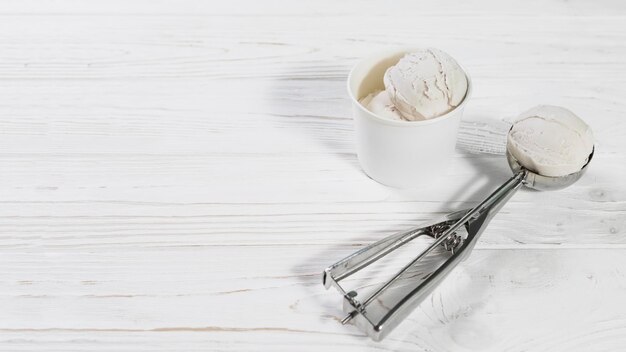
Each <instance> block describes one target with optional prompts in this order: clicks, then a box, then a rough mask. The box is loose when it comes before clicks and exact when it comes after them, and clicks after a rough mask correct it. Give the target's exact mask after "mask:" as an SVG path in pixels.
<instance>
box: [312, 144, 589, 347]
mask: <svg viewBox="0 0 626 352" xmlns="http://www.w3.org/2000/svg"><path fill="white" fill-rule="evenodd" d="M506 157H507V161H508V163H509V166H510V168H511V170H512V171H513V174H514V175H513V177H511V178H510V179H509V180H508V181H506V182H505V183H504V184H502V185H501V186H500V187H499V188H497V189H496V190H495V191H494V192H493V193H492V194H491V195H489V196H488V197H487V198H486V199H485V200H483V201H482V202H481V203H480V204H478V205H477V206H476V207H474V208H472V209H467V210H462V211H458V212H454V213H450V214H448V215H446V216H444V217H443V218H441V219H438V220H436V221H433V222H430V223H427V224H425V225H422V226H420V227H417V228H413V229H410V230H408V231H405V232H401V233H398V234H394V235H391V236H389V237H386V238H384V239H382V240H380V241H378V242H375V243H373V244H371V245H369V246H367V247H365V248H363V249H361V250H359V251H357V252H356V253H354V254H352V255H350V256H348V257H346V258H344V259H342V260H340V261H338V262H337V263H335V264H333V265H331V266H329V267H328V268H326V270H324V273H323V279H322V281H323V283H324V286H325V287H326V289H328V288H330V287H331V286H334V287H335V288H336V289H337V290H338V291H339V292H340V293H341V294H342V295H343V298H344V299H343V310H344V312H345V313H347V314H348V315H347V316H346V317H345V318H344V319H343V320H342V324H346V323H347V322H349V321H351V320H353V321H354V322H355V323H356V325H357V326H358V327H359V328H360V329H361V330H363V331H365V332H366V333H367V334H368V335H369V336H370V337H371V338H372V339H373V340H376V341H380V340H382V339H383V338H384V337H385V336H386V335H387V334H389V332H390V331H391V330H393V328H395V327H396V326H397V325H398V324H399V323H400V322H401V321H402V320H403V319H404V318H405V317H406V316H407V315H408V314H409V313H410V312H411V311H412V310H413V309H414V308H415V307H416V306H417V305H419V303H420V302H422V301H423V300H424V298H426V297H427V296H428V295H429V294H430V293H431V292H432V291H433V289H434V288H435V287H436V286H437V285H439V284H440V283H441V281H442V280H443V279H444V278H445V277H446V276H447V275H448V274H449V273H450V272H451V271H452V269H454V268H455V267H456V266H457V265H458V264H459V263H460V262H461V261H462V260H464V259H465V258H467V257H468V256H469V254H470V252H471V250H472V249H473V248H474V245H475V244H476V242H477V241H478V238H479V237H480V235H481V233H482V232H483V231H484V230H485V228H486V226H487V225H488V224H489V221H491V219H492V218H493V216H494V215H495V214H496V213H497V212H498V211H499V210H500V208H501V207H502V206H503V205H504V204H505V203H506V202H507V200H508V199H509V198H510V197H511V196H513V194H515V192H516V191H517V190H518V189H519V188H520V187H521V186H522V185H525V186H526V187H529V188H533V189H537V190H557V189H562V188H565V187H567V186H569V185H571V184H573V183H574V182H576V181H577V180H578V179H579V178H580V177H581V176H582V175H583V174H584V172H585V171H586V169H587V166H588V165H589V163H590V162H591V159H592V157H593V151H592V152H591V154H590V155H589V158H588V159H587V163H586V164H585V166H583V167H582V169H581V170H580V171H578V172H575V173H572V174H569V175H566V176H561V177H549V176H543V175H540V174H538V173H536V172H533V171H531V170H528V169H526V168H524V167H523V166H522V165H521V164H520V163H519V162H518V161H517V160H516V159H515V158H514V157H513V155H512V154H511V153H510V152H509V151H508V150H507V153H506ZM421 236H428V238H429V239H430V240H432V241H433V242H432V243H431V244H430V245H429V246H428V247H427V248H426V249H425V250H424V251H422V252H421V253H420V254H419V255H417V257H415V259H413V260H412V261H411V262H409V263H408V264H407V265H406V266H404V267H403V268H402V269H401V270H400V271H398V272H397V273H396V274H395V275H394V276H393V277H391V279H389V280H388V281H387V282H385V283H384V284H383V285H381V286H380V287H379V288H377V289H376V290H374V291H373V292H372V293H370V294H368V295H366V297H365V298H362V299H361V298H360V297H359V296H358V293H357V292H356V291H348V292H346V291H345V290H344V289H343V288H342V286H341V285H340V284H339V282H340V281H342V280H344V279H346V278H348V277H349V276H351V275H353V274H355V273H356V272H358V271H360V270H362V269H364V268H366V267H367V266H369V265H371V264H372V263H374V262H376V261H378V260H379V259H381V258H383V257H384V256H386V255H388V254H390V253H391V252H393V251H394V250H396V249H398V248H400V247H401V246H403V245H405V244H407V243H409V242H410V241H413V240H415V239H416V238H420V237H421ZM438 246H442V247H443V249H445V251H447V258H446V259H445V261H443V263H442V264H440V265H439V266H437V267H436V268H435V269H434V270H432V271H430V272H429V273H426V274H424V275H422V278H421V280H417V276H419V271H420V270H423V269H421V268H420V269H419V270H415V268H416V266H417V265H419V264H420V263H419V262H420V261H421V260H423V259H424V258H425V257H426V256H427V255H428V254H429V253H431V252H432V251H433V250H434V249H435V248H438ZM439 248H441V247H439ZM390 291H394V292H393V293H391V292H390ZM385 296H387V297H385ZM390 302H392V303H390Z"/></svg>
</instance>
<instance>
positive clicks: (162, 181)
mask: <svg viewBox="0 0 626 352" xmlns="http://www.w3.org/2000/svg"><path fill="white" fill-rule="evenodd" d="M385 4H386V2H383V1H366V2H357V1H342V2H339V1H332V0H323V1H322V0H320V1H315V2H307V3H304V2H303V3H298V2H295V1H294V2H287V1H278V0H274V1H267V2H263V3H261V2H257V1H252V0H250V1H222V2H217V1H216V2H209V1H206V2H203V1H189V0H185V1H169V2H167V1H148V0H143V1H124V0H116V1H102V2H99V3H95V2H86V1H70V0H59V1H4V2H2V3H0V202H1V203H0V204H1V206H0V350H2V351H35V350H41V351H64V352H65V351H95V350H97V351H121V350H126V351H166V350H169V351H191V350H205V351H244V350H245V351H260V350H267V351H304V350H310V351H470V350H480V351H568V352H570V351H585V352H587V351H618V350H623V349H624V348H625V347H624V346H625V345H626V300H625V297H626V276H625V275H626V239H625V237H624V233H626V189H625V186H624V185H625V183H626V138H625V137H624V136H625V134H626V123H625V122H624V121H626V119H625V116H626V100H625V97H626V3H625V2H623V1H619V0H614V1H594V2H592V1H588V2H583V1H566V2H563V1H515V2H513V1H506V2H501V1H496V0H489V1H485V2H482V3H478V2H468V1H461V0H459V1H448V2H445V3H439V2H434V1H432V2H421V3H419V2H416V1H401V2H397V6H395V7H393V8H390V7H386V6H385ZM406 45H412V46H436V47H439V48H441V49H444V50H446V51H448V52H449V53H451V54H452V55H453V56H454V57H456V58H457V59H458V60H459V61H460V62H461V63H462V64H463V65H464V66H465V67H467V68H468V70H469V71H470V73H471V74H472V77H473V80H474V84H475V87H474V88H475V90H474V96H473V98H472V101H471V102H470V103H469V105H468V106H467V109H466V116H465V120H466V122H465V123H464V125H463V126H464V129H463V131H462V135H461V139H460V140H461V143H459V148H458V153H457V155H456V156H455V159H454V163H453V167H452V168H451V169H450V170H448V171H444V172H442V175H441V180H440V182H438V183H437V184H432V185H428V186H427V187H423V188H418V189H414V190H409V191H399V190H394V189H390V188H387V187H384V186H381V185H379V184H377V183H376V182H374V181H372V180H370V179H369V178H367V177H366V176H365V175H364V174H363V173H362V172H361V171H360V169H359V166H358V163H357V160H356V156H355V151H354V145H353V128H352V121H351V118H350V104H349V101H348V98H347V94H346V92H345V79H346V75H347V73H348V70H349V68H350V66H351V65H353V64H354V63H355V62H356V60H358V58H359V57H361V56H363V55H367V54H368V53H370V52H371V51H373V50H377V49H381V48H385V47H389V46H406ZM539 103H549V104H556V105H562V106H565V107H568V108H570V109H572V110H573V111H575V112H576V113H577V114H579V115H580V116H581V117H583V118H584V119H586V120H587V121H588V122H589V124H590V125H591V126H592V128H593V130H594V132H595V135H596V138H597V151H596V154H595V158H594V161H593V165H592V166H591V168H590V170H589V172H588V173H587V174H586V175H585V177H584V178H583V179H582V180H581V181H580V182H579V183H578V184H576V185H575V186H573V187H571V188H568V189H566V190H563V191H560V192H553V193H540V192H532V191H521V192H519V193H518V194H517V195H516V196H515V197H514V199H513V200H512V201H511V202H510V203H509V204H508V205H506V207H505V208H504V209H503V210H502V212H501V213H500V214H499V215H498V216H497V217H496V218H495V219H494V220H493V222H492V223H491V225H490V227H489V228H488V230H487V231H486V232H485V233H484V234H483V237H482V238H481V241H480V242H479V244H478V245H477V248H476V250H475V252H474V253H473V254H472V256H471V257H470V259H469V260H468V261H466V262H464V263H463V264H462V265H461V266H460V267H459V268H457V269H456V270H455V271H454V272H453V274H452V275H451V277H450V278H449V280H448V281H446V283H445V284H444V285H443V286H442V287H440V288H439V289H438V290H437V291H435V293H434V294H433V295H432V297H431V298H430V299H429V300H428V301H426V302H425V303H424V304H423V305H422V306H421V307H420V308H419V309H417V310H416V311H415V312H414V313H413V314H412V315H411V316H410V318H409V319H408V320H406V321H405V322H404V324H403V325H401V326H400V327H399V328H398V329H397V330H396V331H395V332H394V333H393V334H392V335H390V336H389V337H388V339H386V340H385V341H384V342H382V343H375V342H372V341H370V340H369V339H367V338H365V337H363V335H362V333H360V332H359V331H358V330H357V329H356V328H354V327H352V326H341V325H340V324H339V323H338V322H337V319H338V318H339V317H341V316H342V313H341V311H340V298H339V296H338V294H337V293H336V292H334V291H325V290H324V289H323V287H322V285H321V271H322V269H323V268H324V267H326V266H327V265H329V264H331V263H332V262H334V261H335V260H337V259H340V258H341V257H343V256H345V255H347V254H349V253H351V252H353V251H354V250H356V249H358V248H359V247H360V246H362V245H365V244H367V243H369V242H371V241H374V240H376V239H379V238H381V237H382V236H385V235H387V234H389V233H392V232H394V231H398V230H401V229H404V228H406V227H410V226H413V225H416V224H419V223H420V222H421V221H424V220H427V219H430V218H432V217H435V216H438V215H441V214H442V213H445V212H448V211H452V210H458V209H462V208H466V207H470V206H472V205H474V204H476V202H478V201H479V200H480V199H481V197H484V196H485V195H487V194H488V193H489V191H490V190H491V189H492V188H493V187H495V186H496V185H497V183H499V182H502V181H504V180H505V179H506V178H507V177H508V176H509V171H508V168H507V166H506V162H505V160H504V158H503V156H502V155H501V154H498V153H497V152H498V151H501V145H500V144H499V143H501V141H502V134H501V133H498V129H497V128H496V127H494V126H497V122H498V121H501V120H503V119H504V120H506V119H511V118H513V117H515V115H516V114H518V113H519V112H521V111H523V110H524V109H526V108H529V107H531V106H533V105H535V104H539ZM477 121H478V122H477ZM477 136H484V138H483V139H484V140H486V141H489V143H490V144H489V145H488V147H490V148H491V149H493V150H491V153H468V152H467V149H468V148H469V149H471V148H472V147H473V146H474V145H475V142H476V140H477V139H476V137H477Z"/></svg>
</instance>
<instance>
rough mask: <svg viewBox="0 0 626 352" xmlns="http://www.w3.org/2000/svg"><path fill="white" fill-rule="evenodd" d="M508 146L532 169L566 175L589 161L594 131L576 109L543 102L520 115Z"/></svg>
mask: <svg viewBox="0 0 626 352" xmlns="http://www.w3.org/2000/svg"><path fill="white" fill-rule="evenodd" d="M507 149H508V151H509V153H511V154H512V156H514V157H515V158H516V159H517V160H518V161H519V162H520V164H522V165H524V167H525V168H527V169H529V170H532V171H535V172H537V173H539V174H541V175H545V176H564V175H567V174H571V173H573V172H576V171H578V170H580V169H581V168H582V167H583V166H584V165H585V164H586V163H587V161H588V158H589V155H590V154H591V151H592V150H593V134H592V132H591V128H589V126H588V125H587V124H586V123H585V122H584V121H583V120H581V119H580V118H579V117H578V116H576V115H575V114H574V113H573V112H571V111H569V110H567V109H565V108H562V107H558V106H550V105H540V106H536V107H534V108H532V109H530V110H528V111H526V112H524V113H522V114H521V115H520V116H519V117H518V119H517V121H516V122H515V124H514V125H513V127H512V128H511V131H510V132H509V135H508V138H507Z"/></svg>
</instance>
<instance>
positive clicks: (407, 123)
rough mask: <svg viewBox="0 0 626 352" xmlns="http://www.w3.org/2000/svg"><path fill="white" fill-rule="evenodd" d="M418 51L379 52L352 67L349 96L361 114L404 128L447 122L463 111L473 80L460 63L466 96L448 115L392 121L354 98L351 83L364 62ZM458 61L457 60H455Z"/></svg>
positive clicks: (348, 83) (410, 49) (362, 59)
mask: <svg viewBox="0 0 626 352" xmlns="http://www.w3.org/2000/svg"><path fill="white" fill-rule="evenodd" d="M416 50H420V49H419V48H408V49H407V48H404V49H396V50H385V51H381V52H378V53H376V54H372V55H369V56H366V57H363V58H361V59H360V60H359V61H358V62H357V63H356V64H354V66H352V69H351V70H350V73H349V74H348V79H347V89H348V95H349V96H350V100H352V103H353V104H356V106H357V108H358V109H360V111H361V112H364V113H365V115H366V116H368V117H369V118H371V119H374V120H376V121H378V122H381V123H384V124H387V125H392V126H403V127H410V126H419V125H428V124H433V123H438V122H442V121H443V120H447V119H449V118H452V117H454V116H455V115H456V113H457V112H458V110H460V109H462V108H463V107H464V106H465V104H466V103H467V101H468V100H469V98H470V97H471V93H472V86H473V85H472V78H471V77H470V75H469V73H467V70H466V69H465V67H464V66H463V65H461V64H460V63H458V62H457V64H458V65H459V66H460V67H461V70H463V73H464V74H465V78H466V79H467V91H466V92H465V96H464V97H463V100H462V101H461V103H460V104H459V105H457V106H456V107H454V109H452V110H450V111H448V112H447V113H445V114H443V115H439V116H437V117H433V118H431V119H426V120H418V121H405V120H391V119H386V118H384V117H380V116H378V115H376V114H374V113H373V112H371V111H369V110H368V109H367V108H366V107H365V106H363V104H361V103H360V102H359V100H358V99H357V98H356V97H355V96H354V92H353V91H352V87H351V84H350V83H351V82H352V79H353V76H354V74H355V73H354V72H355V71H356V69H357V67H358V66H359V65H360V64H362V63H363V62H365V61H367V60H368V59H375V58H377V57H381V58H383V57H386V56H390V55H394V54H401V53H403V54H408V53H410V52H412V51H416ZM455 61H456V60H455Z"/></svg>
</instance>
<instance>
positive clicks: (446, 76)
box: [384, 48, 467, 121]
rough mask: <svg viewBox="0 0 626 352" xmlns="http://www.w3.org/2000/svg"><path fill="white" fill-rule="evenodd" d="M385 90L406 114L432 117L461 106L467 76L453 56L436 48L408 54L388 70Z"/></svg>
mask: <svg viewBox="0 0 626 352" xmlns="http://www.w3.org/2000/svg"><path fill="white" fill-rule="evenodd" d="M384 83H385V90H386V91H387V94H388V95H389V99H390V100H391V102H392V103H393V104H394V105H395V107H396V108H397V109H398V111H399V112H400V114H401V115H402V117H404V119H406V120H409V121H416V120H426V119H432V118H434V117H437V116H441V115H443V114H445V113H447V112H449V111H450V110H452V109H454V108H455V107H457V106H458V105H459V104H460V103H461V102H462V101H463V98H465V94H466V93H467V76H466V75H465V72H463V70H462V69H461V67H460V66H459V64H458V63H457V62H456V61H455V60H454V59H453V58H452V57H450V55H448V54H446V53H444V52H443V51H441V50H437V49H434V48H429V49H423V50H419V51H416V52H412V53H410V54H407V55H405V56H404V57H403V58H402V59H400V61H398V63H397V64H396V65H394V66H392V67H390V68H389V69H387V72H385V76H384Z"/></svg>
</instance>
